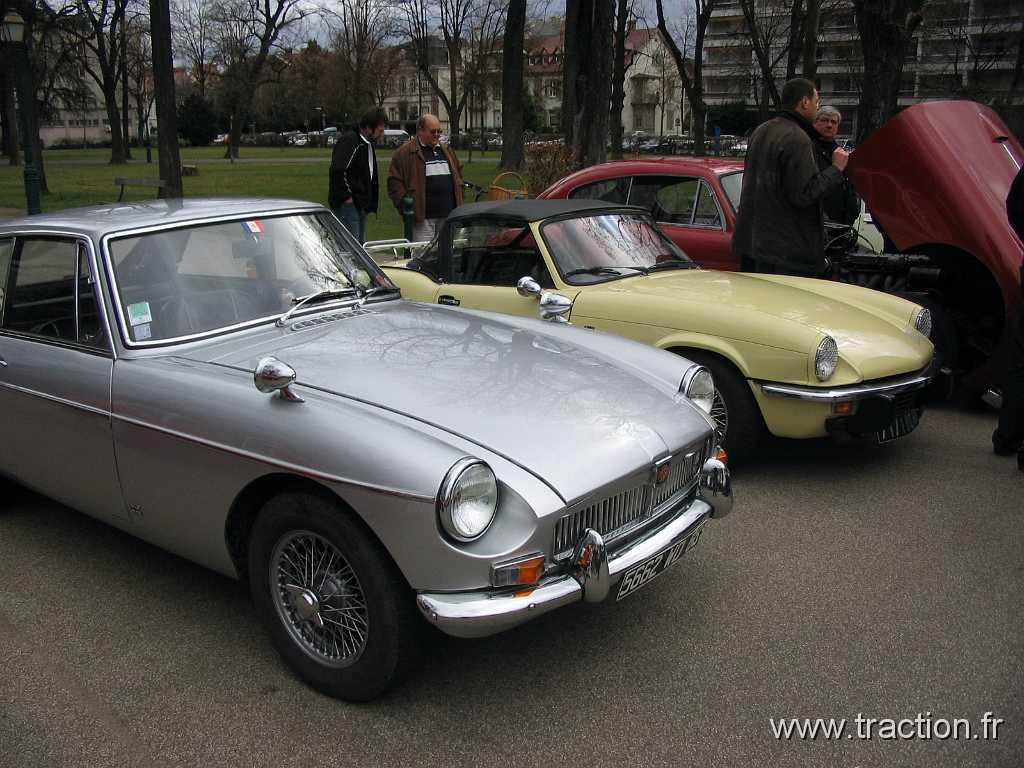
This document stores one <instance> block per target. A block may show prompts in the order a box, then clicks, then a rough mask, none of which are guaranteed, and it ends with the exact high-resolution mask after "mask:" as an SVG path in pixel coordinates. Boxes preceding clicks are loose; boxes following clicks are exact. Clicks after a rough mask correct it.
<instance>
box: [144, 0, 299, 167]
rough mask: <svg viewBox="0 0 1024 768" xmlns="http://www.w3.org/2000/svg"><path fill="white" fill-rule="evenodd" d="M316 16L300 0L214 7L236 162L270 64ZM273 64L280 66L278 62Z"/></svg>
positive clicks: (237, 0)
mask: <svg viewBox="0 0 1024 768" xmlns="http://www.w3.org/2000/svg"><path fill="white" fill-rule="evenodd" d="M314 12H315V10H314V8H313V7H312V6H310V5H308V4H307V3H304V2H303V1H302V0H220V1H219V2H218V3H217V4H216V5H215V6H214V7H213V8H212V10H211V13H210V28H211V34H212V37H213V40H214V44H215V49H216V51H217V56H218V59H219V63H220V65H221V67H222V72H221V85H222V88H223V98H224V103H225V106H226V108H227V111H228V112H229V114H230V115H231V128H230V133H229V139H228V141H229V142H230V143H229V145H228V152H229V153H230V154H231V156H232V157H238V146H239V142H240V140H241V137H242V124H243V121H244V120H245V119H246V117H247V116H248V113H249V108H250V106H251V104H252V99H253V95H254V94H255V92H256V90H257V88H259V87H260V86H261V85H263V84H264V83H267V82H271V81H272V80H273V76H274V74H275V73H274V69H275V67H273V66H268V64H269V63H270V62H271V59H272V57H273V56H274V54H276V53H277V52H279V51H281V50H283V49H284V47H285V46H286V44H287V43H288V42H290V41H291V39H292V37H293V36H294V35H295V34H297V33H298V32H299V31H300V29H301V24H302V21H303V20H304V19H306V18H307V17H309V16H310V15H312V14H313V13H314ZM274 63H275V64H278V65H280V66H283V62H282V60H281V59H280V58H276V59H275V61H274ZM157 113H158V114H159V107H158V108H157Z"/></svg>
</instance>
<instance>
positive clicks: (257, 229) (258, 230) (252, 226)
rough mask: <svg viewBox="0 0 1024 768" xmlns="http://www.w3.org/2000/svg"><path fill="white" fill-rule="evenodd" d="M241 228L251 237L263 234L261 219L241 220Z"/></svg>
mask: <svg viewBox="0 0 1024 768" xmlns="http://www.w3.org/2000/svg"><path fill="white" fill-rule="evenodd" d="M242 229H244V230H245V231H246V232H248V233H249V234H250V235H252V236H253V237H257V236H259V235H262V234H263V222H262V221H243V222H242Z"/></svg>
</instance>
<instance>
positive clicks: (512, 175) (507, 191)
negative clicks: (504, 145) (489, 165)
mask: <svg viewBox="0 0 1024 768" xmlns="http://www.w3.org/2000/svg"><path fill="white" fill-rule="evenodd" d="M525 197H529V192H528V191H527V189H526V182H524V181H523V177H522V176H520V175H519V174H518V173H516V172H515V171H505V172H504V173H499V174H498V175H497V176H495V177H494V181H492V182H491V187H490V189H488V190H487V199H488V200H518V199H522V198H525Z"/></svg>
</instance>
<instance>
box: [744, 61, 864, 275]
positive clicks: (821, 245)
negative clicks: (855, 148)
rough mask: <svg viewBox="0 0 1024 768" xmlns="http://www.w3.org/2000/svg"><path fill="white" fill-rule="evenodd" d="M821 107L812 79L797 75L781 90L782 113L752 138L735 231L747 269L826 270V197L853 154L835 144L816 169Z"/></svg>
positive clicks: (808, 272) (794, 272) (811, 272)
mask: <svg viewBox="0 0 1024 768" xmlns="http://www.w3.org/2000/svg"><path fill="white" fill-rule="evenodd" d="M818 105H819V100H818V89H817V88H815V87H814V83H812V82H811V81H810V80H805V79H804V78H801V77H797V78H794V79H792V80H790V81H789V82H788V83H786V85H785V86H784V87H783V89H782V111H781V112H780V113H779V114H778V116H777V117H774V118H772V119H771V120H768V121H767V122H764V123H762V124H761V125H759V126H758V127H757V129H756V130H755V131H754V133H753V134H752V135H751V137H750V142H749V144H748V148H747V159H746V168H745V170H744V173H743V187H742V189H741V191H740V208H739V211H737V213H736V229H735V231H734V232H733V236H732V251H733V254H735V255H736V256H738V257H739V258H740V262H741V264H742V265H743V266H742V269H744V270H745V271H754V272H768V273H783V274H791V275H805V276H807V277H818V276H821V275H822V273H823V272H824V271H825V223H824V218H823V216H822V210H821V201H822V198H823V197H824V196H825V195H827V194H828V193H829V192H830V191H831V190H833V189H837V188H838V187H839V186H840V185H842V183H843V181H844V177H843V171H844V170H845V169H846V161H847V158H848V157H849V154H848V153H847V152H846V151H845V150H843V149H838V148H837V149H836V150H835V151H833V152H832V162H831V164H830V165H829V166H828V167H827V168H825V169H824V170H819V169H818V165H817V163H816V161H815V159H814V156H815V149H814V145H815V142H816V141H817V139H818V132H817V131H815V130H814V123H813V121H814V118H815V116H816V115H817V112H818Z"/></svg>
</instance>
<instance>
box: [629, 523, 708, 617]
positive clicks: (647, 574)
mask: <svg viewBox="0 0 1024 768" xmlns="http://www.w3.org/2000/svg"><path fill="white" fill-rule="evenodd" d="M703 530H704V524H703V523H702V524H701V526H700V527H699V528H698V529H697V530H695V531H694V532H693V533H691V534H690V535H689V536H687V537H686V538H685V539H683V540H682V541H679V542H676V543H675V544H673V545H672V546H671V547H668V548H667V549H663V550H661V552H659V553H658V554H656V555H654V556H653V557H649V558H647V559H646V560H644V561H643V562H642V563H640V564H639V565H634V566H633V567H632V568H630V569H629V570H628V571H626V575H625V576H623V577H622V581H620V582H619V593H618V595H616V597H615V599H616V600H621V599H622V598H624V597H626V596H628V595H631V594H633V593H634V592H636V591H637V590H638V589H640V587H643V586H646V585H648V584H650V583H651V582H652V581H653V580H654V579H655V578H657V577H658V576H660V575H661V574H662V573H664V572H665V571H666V570H668V569H669V568H671V567H672V566H673V565H675V564H676V563H677V562H679V561H680V560H681V559H682V557H683V555H685V554H686V553H687V552H689V551H690V550H691V549H693V548H694V547H695V546H697V542H698V541H700V534H701V532H702V531H703Z"/></svg>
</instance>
